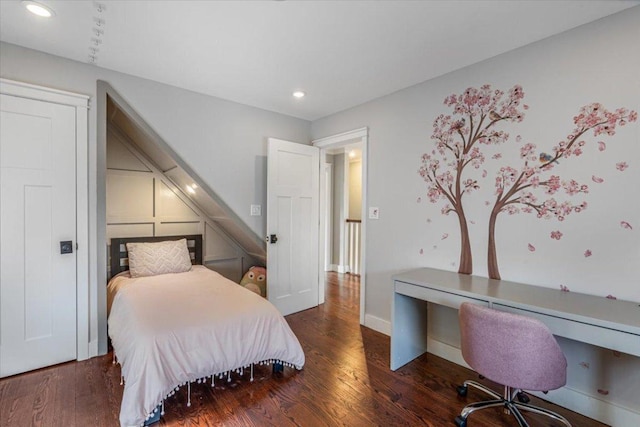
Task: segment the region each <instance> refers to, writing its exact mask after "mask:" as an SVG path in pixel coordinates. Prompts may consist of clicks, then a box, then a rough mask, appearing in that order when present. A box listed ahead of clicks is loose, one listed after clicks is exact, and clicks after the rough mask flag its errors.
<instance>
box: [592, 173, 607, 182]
mask: <svg viewBox="0 0 640 427" xmlns="http://www.w3.org/2000/svg"><path fill="white" fill-rule="evenodd" d="M591 180H592V181H593V182H596V183H598V184H602V183H603V182H604V179H602V178H600V177H598V176H595V175H592V176H591Z"/></svg>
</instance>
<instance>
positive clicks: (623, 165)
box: [616, 162, 629, 172]
mask: <svg viewBox="0 0 640 427" xmlns="http://www.w3.org/2000/svg"><path fill="white" fill-rule="evenodd" d="M628 167H629V165H628V164H627V162H620V163H616V169H618V170H619V171H620V172H623V171H624V170H625V169H626V168H628Z"/></svg>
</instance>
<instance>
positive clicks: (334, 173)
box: [313, 128, 368, 325]
mask: <svg viewBox="0 0 640 427" xmlns="http://www.w3.org/2000/svg"><path fill="white" fill-rule="evenodd" d="M367 143H368V129H367V128H361V129H356V130H353V131H350V132H344V133H341V134H338V135H333V136H329V137H326V138H322V139H318V140H315V141H313V145H314V146H315V147H318V148H319V149H320V169H321V173H320V175H321V184H320V230H321V232H320V242H319V244H320V247H319V251H318V253H319V255H320V256H319V268H318V270H319V283H320V287H319V292H320V294H319V302H320V303H323V302H324V297H325V290H326V283H325V280H326V278H325V276H326V274H325V271H326V270H327V269H328V270H330V271H337V272H338V273H350V274H359V277H360V324H363V325H364V319H365V317H364V314H365V294H366V293H365V289H366V283H365V282H366V271H365V267H366V262H365V255H366V220H365V218H366V207H367V179H366V177H367V145H368V144H367ZM328 156H332V157H333V159H332V160H333V161H332V162H328V161H327V159H328ZM341 176H342V177H343V178H341ZM330 181H331V182H330ZM357 181H359V182H357ZM336 184H338V185H336ZM350 184H354V185H352V186H350ZM358 184H359V185H358ZM350 187H351V188H350ZM337 193H341V194H337ZM358 193H359V194H358ZM350 195H351V197H349V196H350ZM337 205H339V206H337ZM331 230H333V231H335V232H331ZM329 257H331V259H328V258H329ZM334 261H335V262H334Z"/></svg>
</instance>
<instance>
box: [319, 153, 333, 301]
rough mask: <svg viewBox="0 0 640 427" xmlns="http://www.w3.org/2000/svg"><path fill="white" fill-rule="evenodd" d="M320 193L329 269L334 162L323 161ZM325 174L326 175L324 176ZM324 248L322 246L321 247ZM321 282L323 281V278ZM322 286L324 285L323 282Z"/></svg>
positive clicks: (322, 227)
mask: <svg viewBox="0 0 640 427" xmlns="http://www.w3.org/2000/svg"><path fill="white" fill-rule="evenodd" d="M321 165H322V166H321V169H320V170H321V172H320V173H321V176H320V194H321V195H322V194H324V198H322V199H320V233H321V234H323V233H324V239H325V240H324V266H323V268H324V271H325V272H326V271H328V269H329V267H330V265H331V258H332V257H333V247H332V245H333V239H332V235H333V233H332V232H331V231H332V230H333V216H332V215H331V213H332V212H333V163H321ZM322 175H324V176H322ZM320 249H322V246H321V247H320ZM320 282H323V281H322V280H321V281H320ZM320 286H324V284H322V283H321V285H320ZM319 301H320V302H319V303H320V304H322V303H323V302H324V291H321V293H320V299H319Z"/></svg>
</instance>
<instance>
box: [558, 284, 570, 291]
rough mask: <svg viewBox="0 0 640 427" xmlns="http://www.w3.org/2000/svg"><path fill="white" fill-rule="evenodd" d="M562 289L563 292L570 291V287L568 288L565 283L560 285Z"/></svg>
mask: <svg viewBox="0 0 640 427" xmlns="http://www.w3.org/2000/svg"><path fill="white" fill-rule="evenodd" d="M560 290H561V291H562V292H570V291H569V288H567V287H566V286H565V285H560Z"/></svg>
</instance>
